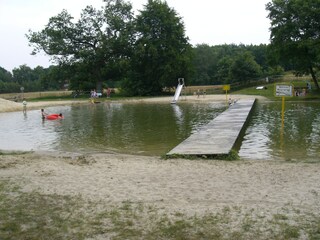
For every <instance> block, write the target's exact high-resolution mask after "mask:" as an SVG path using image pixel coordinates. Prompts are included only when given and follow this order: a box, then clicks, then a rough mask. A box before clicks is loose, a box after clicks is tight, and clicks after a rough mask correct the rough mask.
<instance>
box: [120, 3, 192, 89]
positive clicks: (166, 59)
mask: <svg viewBox="0 0 320 240" xmlns="http://www.w3.org/2000/svg"><path fill="white" fill-rule="evenodd" d="M135 24H136V35H137V40H136V42H135V47H134V50H133V56H132V61H131V73H130V76H129V78H127V79H126V80H125V81H124V82H123V89H124V91H125V92H126V93H128V94H130V95H157V94H159V93H161V92H162V89H163V88H164V87H172V86H175V85H176V84H177V78H179V77H184V78H187V77H188V72H189V69H190V60H191V58H190V54H191V46H190V45H189V43H188V39H187V38H186V37H185V29H184V25H183V23H182V21H181V18H180V17H178V16H177V13H176V12H175V11H174V10H173V9H171V8H170V7H169V6H168V5H167V3H166V2H162V1H160V0H149V1H148V3H147V5H145V6H144V9H143V10H142V11H141V12H140V14H139V15H138V16H137V18H136V22H135Z"/></svg>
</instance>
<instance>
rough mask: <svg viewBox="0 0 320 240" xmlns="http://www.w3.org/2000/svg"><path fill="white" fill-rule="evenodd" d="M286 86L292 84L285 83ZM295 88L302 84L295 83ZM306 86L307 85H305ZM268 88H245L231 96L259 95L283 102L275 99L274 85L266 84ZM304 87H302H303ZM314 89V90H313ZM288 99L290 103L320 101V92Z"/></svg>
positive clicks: (314, 91) (315, 91)
mask: <svg viewBox="0 0 320 240" xmlns="http://www.w3.org/2000/svg"><path fill="white" fill-rule="evenodd" d="M285 83H286V84H288V83H290V84H291V82H285ZM292 84H294V86H300V85H301V84H302V83H299V84H297V83H295V82H293V83H292ZM303 84H304V85H305V83H303ZM263 86H265V87H266V89H262V90H258V89H256V87H249V88H244V89H241V90H238V91H232V92H231V94H245V95H257V96H263V97H266V98H268V99H270V100H273V101H281V97H275V96H274V87H275V86H274V84H273V83H272V84H265V85H263ZM301 86H302V85H301ZM313 89H314V88H313ZM286 99H289V100H290V101H310V100H320V91H318V90H315V89H314V90H312V91H311V92H309V93H308V94H307V95H306V96H299V97H296V96H293V97H288V98H286Z"/></svg>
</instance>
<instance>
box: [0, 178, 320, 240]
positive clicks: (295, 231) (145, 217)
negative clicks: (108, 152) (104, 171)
mask: <svg viewBox="0 0 320 240" xmlns="http://www.w3.org/2000/svg"><path fill="white" fill-rule="evenodd" d="M293 211H294V210H292V211H291V213H292V212H293ZM295 213H296V215H294V216H292V214H290V211H289V210H288V209H286V210H285V211H284V212H283V213H279V214H274V215H273V216H271V219H268V218H267V217H266V216H263V215H262V216H261V214H260V215H259V216H258V215H257V213H256V211H255V210H254V209H251V210H249V211H247V210H243V209H242V208H241V207H239V206H235V207H225V208H223V209H222V210H221V211H219V212H217V213H210V212H207V213H206V214H203V215H199V216H197V215H194V216H187V215H185V214H184V213H181V212H174V213H168V212H165V211H163V210H162V209H160V208H157V207H156V206H152V205H147V204H143V203H133V202H130V201H125V202H122V203H119V205H114V204H111V203H107V202H101V201H88V200H85V199H83V198H82V197H81V196H73V197H72V196H60V195H56V194H53V195H44V194H40V193H38V192H35V191H33V192H22V191H21V190H20V189H19V187H17V186H16V185H14V184H12V183H10V182H9V181H1V182H0V216H1V217H0V239H17V240H19V239H79V240H81V239H96V238H99V239H107V238H108V239H113V240H120V239H147V240H148V239H150V240H151V239H168V240H170V239H172V240H182V239H185V240H195V239H197V240H201V239H217V240H220V239H221V240H224V239H237V240H241V239H282V240H286V239H288V240H289V239H299V238H301V237H302V236H304V238H307V239H319V237H320V217H319V216H316V215H313V214H312V213H310V214H307V215H306V214H302V213H301V211H295Z"/></svg>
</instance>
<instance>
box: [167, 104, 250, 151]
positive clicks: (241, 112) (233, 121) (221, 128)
mask: <svg viewBox="0 0 320 240" xmlns="http://www.w3.org/2000/svg"><path fill="white" fill-rule="evenodd" d="M254 102H255V99H245V100H238V101H237V102H236V103H234V104H233V105H232V106H230V107H229V108H228V109H227V110H226V111H224V112H223V113H221V114H220V115H219V116H218V117H216V118H215V119H213V120H212V121H210V122H209V123H208V124H207V125H205V126H203V127H202V128H201V129H200V130H199V131H198V132H196V133H194V134H192V135H191V136H190V137H189V138H187V139H186V140H184V141H183V142H182V143H180V144H179V145H178V146H176V147H175V148H174V149H172V150H171V151H170V152H169V153H167V155H169V156H170V155H174V154H178V155H217V154H223V155H224V154H229V152H230V151H231V149H232V147H233V146H234V144H235V142H236V140H237V138H238V136H239V134H240V132H241V129H242V128H243V126H244V125H245V122H246V121H247V119H248V116H249V113H250V111H251V109H252V107H253V105H254Z"/></svg>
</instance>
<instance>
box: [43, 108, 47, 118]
mask: <svg viewBox="0 0 320 240" xmlns="http://www.w3.org/2000/svg"><path fill="white" fill-rule="evenodd" d="M47 115H48V114H47V113H46V112H45V111H44V109H43V108H42V109H41V117H42V119H46V116H47Z"/></svg>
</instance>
